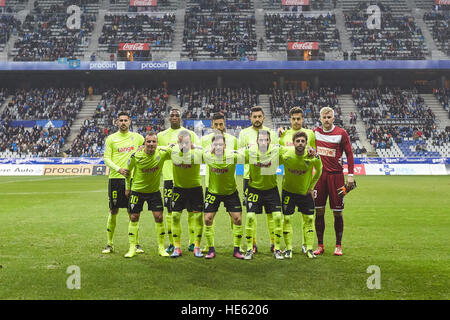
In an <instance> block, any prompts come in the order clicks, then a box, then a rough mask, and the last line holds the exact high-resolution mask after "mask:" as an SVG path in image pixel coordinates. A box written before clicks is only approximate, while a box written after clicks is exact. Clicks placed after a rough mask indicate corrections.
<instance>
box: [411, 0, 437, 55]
mask: <svg viewBox="0 0 450 320" xmlns="http://www.w3.org/2000/svg"><path fill="white" fill-rule="evenodd" d="M409 1H410V2H412V0H409ZM411 12H412V15H413V17H414V20H415V22H416V24H417V26H418V27H419V28H420V29H421V30H422V35H423V37H424V38H425V43H426V45H427V48H428V52H429V58H430V59H434V57H433V54H432V53H433V52H434V51H438V50H439V49H438V47H437V46H436V43H435V42H434V39H433V35H432V34H431V32H430V29H428V26H427V25H426V23H425V22H424V21H423V14H424V12H425V11H424V10H421V9H416V8H413V9H412V10H411Z"/></svg>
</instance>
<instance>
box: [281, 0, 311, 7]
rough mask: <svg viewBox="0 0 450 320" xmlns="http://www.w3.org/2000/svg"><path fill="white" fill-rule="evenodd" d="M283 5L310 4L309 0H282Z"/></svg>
mask: <svg viewBox="0 0 450 320" xmlns="http://www.w3.org/2000/svg"><path fill="white" fill-rule="evenodd" d="M281 4H282V5H283V6H309V0H282V1H281Z"/></svg>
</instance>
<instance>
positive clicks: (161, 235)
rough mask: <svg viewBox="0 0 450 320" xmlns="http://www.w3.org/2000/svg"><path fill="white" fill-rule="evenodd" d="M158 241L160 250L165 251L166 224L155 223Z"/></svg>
mask: <svg viewBox="0 0 450 320" xmlns="http://www.w3.org/2000/svg"><path fill="white" fill-rule="evenodd" d="M155 229H156V239H157V241H158V249H164V237H165V235H166V233H165V230H164V222H162V221H161V222H155Z"/></svg>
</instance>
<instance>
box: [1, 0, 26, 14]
mask: <svg viewBox="0 0 450 320" xmlns="http://www.w3.org/2000/svg"><path fill="white" fill-rule="evenodd" d="M27 3H28V0H7V1H5V8H4V13H17V12H19V11H22V10H24V9H25V8H26V6H27ZM0 9H1V8H0ZM0 12H1V11H0Z"/></svg>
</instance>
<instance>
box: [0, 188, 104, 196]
mask: <svg viewBox="0 0 450 320" xmlns="http://www.w3.org/2000/svg"><path fill="white" fill-rule="evenodd" d="M90 192H105V193H106V192H107V190H106V189H101V190H88V191H56V192H3V193H2V194H3V195H6V196H7V195H20V196H22V195H33V194H79V193H90Z"/></svg>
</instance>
